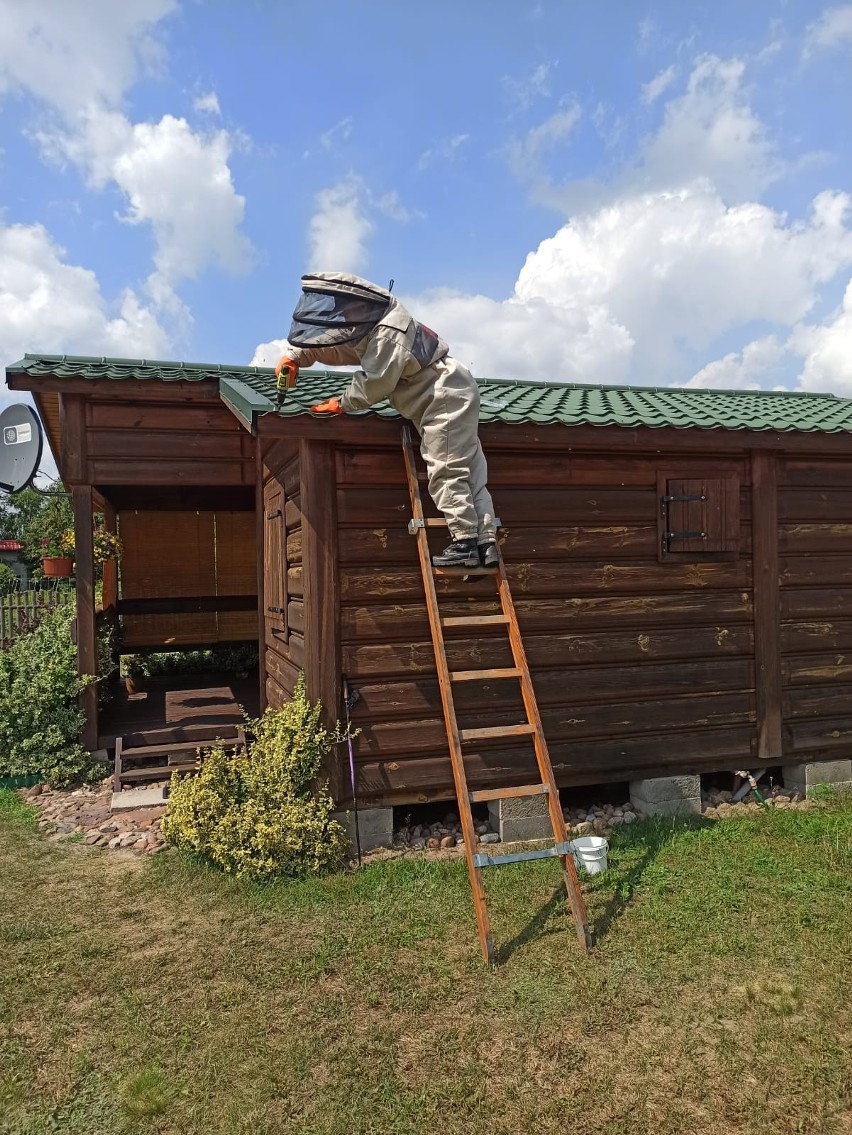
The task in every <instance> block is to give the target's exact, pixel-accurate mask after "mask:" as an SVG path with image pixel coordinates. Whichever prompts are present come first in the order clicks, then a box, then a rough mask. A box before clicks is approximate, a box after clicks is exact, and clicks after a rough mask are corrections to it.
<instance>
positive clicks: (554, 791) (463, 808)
mask: <svg viewBox="0 0 852 1135" xmlns="http://www.w3.org/2000/svg"><path fill="white" fill-rule="evenodd" d="M402 449H403V455H404V457H405V471H406V476H407V478H408V491H409V496H410V497H411V513H412V519H411V523H410V525H409V531H410V532H411V533H412V534H414V535H415V536H416V537H417V550H418V554H419V557H420V571H421V574H422V576H423V588H424V591H425V593H426V607H427V610H428V614H429V627H430V631H431V635H432V645H433V647H434V650H435V663H436V666H437V670H438V682H439V685H440V691H441V702H442V706H443V710H444V721H445V724H446V727H447V741H448V742H449V747H450V760H451V762H452V769H453V780H454V782H455V788H456V798H457V800H458V806H459V817H460V819H461V829H462V834H463V836H464V848H465V856H466V858H467V867H468V873H469V875H470V885H471V889H472V891H473V905H474V910H475V912H476V924H477V928H478V930H479V941H480V946H481V947H482V956H483V958H484V959H485V961H486V963H488V964H491V963H492V962H493V961H494V940H493V937H492V934H491V922H490V918H489V914H488V906H487V904H486V898H485V886H484V881H483V877H482V872H483V869H484V868H486V867H502V866H504V865H506V864H508V863H522V862H525V861H527V860H532V859H545V858H558V859H559V860H560V861H561V864H562V877H563V881H564V883H565V891H566V894H567V898H568V901H569V904H570V907H571V910H572V913H573V916H574V925H575V929H576V933H577V939H578V941H579V943H580V946H581V947H582V948H583V949H584V950H587V949H588V948H589V947H590V945H591V942H592V938H591V932H590V930H589V926H588V922H587V920H586V905H585V901H584V899H583V893H582V891H581V889H580V884H579V881H578V879H577V870H576V868H575V866H574V857H573V856H572V854H571V850H570V845H569V842H568V833H567V830H566V828H565V818H564V816H563V815H562V805H561V803H560V801H559V790H558V788H557V785H556V780H555V778H554V775H553V766H552V764H551V761H550V754H549V752H548V748H547V742H546V741H545V737H544V730H543V728H542V724H541V716H540V714H539V710H538V703H537V701H536V696H535V690H534V688H533V684H532V679H531V677H530V671H529V666H528V664H527V656H526V652H525V650H524V645H523V641H522V639H521V632H520V629H519V627H518V619H517V615H516V613H515V605H514V602H513V601H512V595H511V592H510V590H509V580H508V578H507V576H506V569H505V566H504V564H503V557H502V555H501V553H500V549H499V546H498V548H497V554H498V565H497V567H496V568H473V569H470V568H464V567H460V568H438V567H435V566H434V565H433V564H432V556H431V552H430V550H429V541H428V534H427V533H428V529H429V528H433V527H439V526H444V527H446V521H442V520H434V519H431V518H430V519H427V518H426V517H424V515H423V502H422V500H421V496H420V485H419V482H418V477H417V469H416V466H415V461H414V449H413V446H412V439H411V431H410V428H409V427H408V426H404V427H403V431H402ZM436 576H458V577H460V578H463V579H470V578H472V577H473V578H475V577H478V576H484V577H485V576H487V577H490V578H491V579H492V580H493V582H494V583H495V584H496V590H497V596H498V598H499V600H500V606H501V610H502V614H500V615H478V616H477V615H472V616H468V617H451V618H444V617H442V615H441V610H440V605H439V602H438V594H437V591H436V588H435V577H436ZM483 582H484V581H483ZM483 625H489V626H493V625H499V626H505V627H506V629H507V632H508V636H509V644H510V646H511V650H512V658H513V661H514V665H513V666H511V667H504V668H501V669H490V670H486V669H479V670H455V671H452V670H450V668H449V664H448V662H447V651H446V644H445V642H444V630H445V629H451V628H465V627H471V628H473V627H481V626H483ZM493 679H506V680H507V681H510V680H514V681H519V682H520V684H521V695H522V698H523V702H524V709H525V711H526V718H527V719H526V721H523V722H519V723H518V724H517V725H508V726H506V725H499V726H487V725H486V726H482V727H479V728H474V729H460V728H459V725H458V720H457V718H456V711H455V705H454V702H453V686H454V685H455V684H457V683H459V682H477V681H486V680H488V681H491V680H493ZM512 735H518V736H529V737H531V738H532V741H533V747H534V749H535V757H536V763H537V765H538V773H539V775H538V780H537V781H536V783H534V784H521V785H518V786H516V787H514V788H495V789H484V790H481V791H474V792H471V791H470V790H469V789H468V786H467V776H466V774H465V767H464V750H463V746H464V744H465V743H467V742H469V741H479V742H481V741H488V740H498V739H501V738H504V737H506V736H512ZM533 795H535V796H542V795H543V796H546V797H547V810H548V815H549V817H550V825H551V828H552V830H553V839H554V843H553V846H552V847H548V848H545V849H544V850H541V851H521V852H517V853H514V854H510V855H483V854H479V853H477V851H476V842H477V838H476V833H475V829H474V824H473V814H472V812H471V807H470V806H471V804H473V803H479V802H481V801H487V800H501V799H509V798H513V797H520V796H533Z"/></svg>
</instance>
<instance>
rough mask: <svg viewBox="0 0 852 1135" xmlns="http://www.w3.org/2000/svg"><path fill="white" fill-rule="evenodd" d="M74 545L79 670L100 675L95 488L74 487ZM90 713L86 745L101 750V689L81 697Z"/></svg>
mask: <svg viewBox="0 0 852 1135" xmlns="http://www.w3.org/2000/svg"><path fill="white" fill-rule="evenodd" d="M71 499H72V503H73V506H74V546H75V556H74V558H75V561H76V576H77V670H78V673H80V674H94V675H96V674H97V672H98V649H97V631H96V626H95V561H94V548H93V543H94V541H93V539H92V524H93V518H94V501H93V493H92V486H91V485H73V486H72V488H71ZM80 701H81V704H82V707H83V710H84V712H85V714H86V723H85V725H84V727H83V737H82V741H83V744H84V745H85V746H86V748H87V749H90V750H92V749H96V748H97V747H98V687H97V686H96V685H95V684H92V685H89V686H87V687H86V689H85V690H84V691H83V693H82V694H81V695H80Z"/></svg>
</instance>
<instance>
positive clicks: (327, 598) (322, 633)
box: [299, 439, 346, 800]
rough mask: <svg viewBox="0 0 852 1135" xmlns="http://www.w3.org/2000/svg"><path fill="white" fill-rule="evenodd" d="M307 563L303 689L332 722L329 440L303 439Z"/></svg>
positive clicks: (332, 778)
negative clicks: (318, 703) (319, 704)
mask: <svg viewBox="0 0 852 1135" xmlns="http://www.w3.org/2000/svg"><path fill="white" fill-rule="evenodd" d="M299 470H300V482H301V484H300V497H301V509H302V563H303V565H304V611H305V666H304V671H305V688H306V692H307V695H308V697H309V698H310V699H311V701H321V702H322V707H323V721H324V723H325V725H326V726H327V727H328V728H332V727H333V726H334V723H335V721H337V719H338V718H339V717H340V714H341V703H342V689H341V678H340V619H339V609H340V598H339V595H338V573H337V480H336V466H335V447H334V443H333V442H331V441H313V440H310V439H302V440H301V441H300V442H299ZM323 773H324V775H326V776H327V777H328V779H329V789H330V791H331V795H332V796H333V797H334V799H335V800H340V799H341V798H342V797H343V796H344V795H345V794H346V787H345V778H344V776H343V764H342V761H341V759H340V755H339V753H337V752H335V753H334V754H333V755H332V757H331V759H330V761H329V764H328V767H327V768H325V769H323Z"/></svg>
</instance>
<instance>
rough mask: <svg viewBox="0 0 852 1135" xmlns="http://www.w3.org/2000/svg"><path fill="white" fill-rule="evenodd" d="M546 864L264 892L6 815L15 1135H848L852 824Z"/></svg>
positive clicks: (436, 868)
mask: <svg viewBox="0 0 852 1135" xmlns="http://www.w3.org/2000/svg"><path fill="white" fill-rule="evenodd" d="M611 842H612V851H611V853H610V863H611V870H610V871H609V872H608V873H607V874H605V875H603V876H600V877H596V878H594V879H592V880H590V881H588V883H587V887H586V890H587V897H588V902H589V910H590V915H591V920H592V922H593V923H594V924H595V925H596V926H597V929H598V933H599V935H600V944H599V946H598V947H597V948H596V950H595V951H593V952H592V953H591V954H590V955H589V956H582V955H581V954H580V953H579V952H578V949H577V945H576V940H575V938H574V935H573V929H572V924H571V922H570V920H569V919H568V917H566V915H565V913H564V906H563V904H562V903H561V901H560V892H559V890H558V867H557V864H556V863H555V862H553V861H544V862H541V863H528V864H522V865H519V866H513V867H506V868H503V869H501V870H499V871H497V870H495V871H491V872H490V873H489V874H488V876H487V881H488V889H489V896H490V899H491V902H490V907H491V911H492V916H493V922H494V929H495V934H496V937H497V940H498V942H502V943H503V944H504V947H505V948H504V951H503V961H502V964H501V965H500V967H499V968H498V969H497V970H496V971H494V972H487V971H486V970H485V969H484V967H483V966H482V963H481V961H480V955H479V947H478V944H477V938H476V931H475V925H474V920H473V912H472V904H471V900H470V895H469V890H468V883H467V873H466V870H465V867H464V864H463V862H461V861H458V860H454V861H441V862H427V861H425V860H422V859H414V858H408V859H402V860H396V861H392V862H388V861H385V862H378V863H374V864H372V865H371V866H369V867H367V868H366V869H364V870H363V871H361V872H360V873H356V874H350V875H340V876H336V877H333V878H330V879H325V880H322V881H319V882H309V883H291V882H283V883H280V884H276V885H273V886H264V887H259V886H252V885H249V884H245V883H240V882H237V881H234V880H231V879H227V878H224V877H222V876H221V875H218V874H216V873H214V872H213V871H211V870H208V869H206V868H204V867H200V866H198V865H195V864H192V863H189V862H185V861H183V860H181V859H180V858H178V857H177V856H176V855H175V854H174V853H171V852H169V853H166V854H163V855H159V856H155V857H153V858H152V859H149V860H144V861H142V860H128V859H125V858H124V857H123V856H119V855H118V854H116V853H112V852H92V851H90V850H88V849H85V848H82V847H80V846H79V845H74V844H64V845H60V844H56V843H50V842H48V841H47V840H45V839H44V838H43V837H42V836H41V834H40V833H39V831H38V829H37V828H36V827H35V825H34V820H33V817H32V814H31V813H30V811H29V809H27V808H25V807H24V806H23V805H22V804H21V803H20V802H19V800H18V798H17V797H16V796H14V795H13V794H12V793H5V794H0V1132H2V1133H3V1135H11V1133H14V1135H43V1133H48V1132H67V1133H69V1135H71V1133H73V1135H77V1133H80V1135H119V1133H124V1132H159V1133H169V1135H171V1133H175V1135H177V1133H181V1135H183V1133H187V1135H196V1133H197V1135H202V1133H203V1135H211V1133H218V1132H229V1133H230V1132H234V1133H236V1132H244V1133H246V1135H263V1133H267V1132H286V1133H287V1135H290V1133H293V1135H308V1133H310V1135H326V1133H328V1135H332V1133H334V1135H338V1133H339V1135H361V1133H365V1135H366V1133H376V1135H395V1133H402V1132H411V1133H417V1135H433V1133H434V1135H478V1133H479V1132H482V1133H483V1135H484V1133H488V1135H527V1133H529V1135H549V1133H551V1132H553V1133H557V1132H558V1133H560V1135H562V1133H566V1135H567V1133H570V1132H577V1133H579V1135H585V1133H588V1132H594V1133H607V1135H616V1133H618V1135H621V1133H624V1135H628V1133H629V1135H670V1133H671V1135H674V1133H677V1135H687V1133H692V1132H695V1133H696V1135H698V1133H700V1135H717V1133H718V1135H721V1133H726V1135H727V1133H733V1132H737V1133H739V1132H749V1133H751V1132H755V1133H757V1132H760V1133H764V1132H765V1133H766V1135H770V1133H771V1135H784V1133H787V1132H790V1133H792V1132H806V1133H810V1132H814V1133H816V1132H819V1133H820V1135H823V1133H826V1135H831V1133H834V1132H836V1133H838V1135H839V1133H841V1132H842V1133H846V1132H852V1110H850V1105H851V1104H852V1078H851V1077H850V1052H852V1007H850V972H851V971H850V953H852V800H848V799H847V800H836V801H834V802H833V803H828V804H826V805H820V806H819V807H817V808H815V809H813V810H811V811H805V812H796V811H791V810H783V811H780V810H779V811H773V812H771V813H769V814H761V815H757V816H749V815H746V816H744V817H742V818H738V819H733V820H728V821H725V822H722V823H716V824H709V823H696V824H694V825H693V826H682V825H673V824H672V823H671V822H645V823H643V824H636V825H634V826H632V827H630V828H624V829H621V830H620V831H619V833H618V835H617V836H615V837H614V839H613V840H612V841H611Z"/></svg>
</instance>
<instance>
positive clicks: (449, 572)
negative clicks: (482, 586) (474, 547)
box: [432, 565, 497, 577]
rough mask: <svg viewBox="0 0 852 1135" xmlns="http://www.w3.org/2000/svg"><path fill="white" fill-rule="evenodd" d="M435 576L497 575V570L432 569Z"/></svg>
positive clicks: (480, 568) (466, 568) (467, 568)
mask: <svg viewBox="0 0 852 1135" xmlns="http://www.w3.org/2000/svg"><path fill="white" fill-rule="evenodd" d="M432 574H433V575H451V576H456V577H460V576H465V575H496V574H497V568H484V567H478V568H469V567H435V566H434V565H433V567H432Z"/></svg>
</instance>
